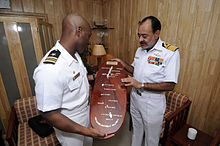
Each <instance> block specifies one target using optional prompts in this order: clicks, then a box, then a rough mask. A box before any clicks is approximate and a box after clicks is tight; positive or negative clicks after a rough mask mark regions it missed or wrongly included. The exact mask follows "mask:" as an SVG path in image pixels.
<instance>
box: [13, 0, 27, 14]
mask: <svg viewBox="0 0 220 146" xmlns="http://www.w3.org/2000/svg"><path fill="white" fill-rule="evenodd" d="M10 2H11V3H10V5H11V11H13V12H23V10H24V9H23V4H22V0H10Z"/></svg>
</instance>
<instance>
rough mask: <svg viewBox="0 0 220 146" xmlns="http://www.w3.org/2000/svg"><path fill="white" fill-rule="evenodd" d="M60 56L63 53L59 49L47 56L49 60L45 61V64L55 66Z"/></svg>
mask: <svg viewBox="0 0 220 146" xmlns="http://www.w3.org/2000/svg"><path fill="white" fill-rule="evenodd" d="M60 54H61V52H60V51H59V50H57V49H56V50H53V51H51V52H50V54H49V55H48V56H47V58H46V59H45V60H44V63H46V64H55V63H56V62H57V59H58V57H59V56H60Z"/></svg>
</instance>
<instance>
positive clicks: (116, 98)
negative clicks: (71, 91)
mask: <svg viewBox="0 0 220 146" xmlns="http://www.w3.org/2000/svg"><path fill="white" fill-rule="evenodd" d="M125 77H126V73H125V70H124V69H123V66H122V65H121V63H119V62H117V61H106V62H105V63H103V64H102V66H101V67H100V68H99V70H98V73H97V75H96V80H95V85H94V88H93V93H92V98H91V102H90V122H91V125H92V127H93V128H96V129H98V130H99V131H102V132H104V133H106V134H112V133H116V132H117V131H118V130H119V129H120V127H121V126H122V124H123V122H124V119H125V113H126V102H127V89H126V87H125V86H124V85H122V82H121V78H125Z"/></svg>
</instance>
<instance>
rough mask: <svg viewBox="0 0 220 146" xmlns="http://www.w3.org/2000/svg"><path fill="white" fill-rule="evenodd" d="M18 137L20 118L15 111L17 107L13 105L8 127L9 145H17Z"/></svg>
mask: <svg viewBox="0 0 220 146" xmlns="http://www.w3.org/2000/svg"><path fill="white" fill-rule="evenodd" d="M17 139H18V119H17V116H16V113H15V109H14V107H12V109H11V113H10V119H9V124H8V129H7V133H6V140H7V141H8V144H9V146H15V145H17Z"/></svg>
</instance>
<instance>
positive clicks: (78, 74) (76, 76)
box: [73, 72, 80, 80]
mask: <svg viewBox="0 0 220 146" xmlns="http://www.w3.org/2000/svg"><path fill="white" fill-rule="evenodd" d="M79 76H80V72H78V73H77V74H76V75H75V76H74V77H73V80H75V79H77V78H78V77H79Z"/></svg>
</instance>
